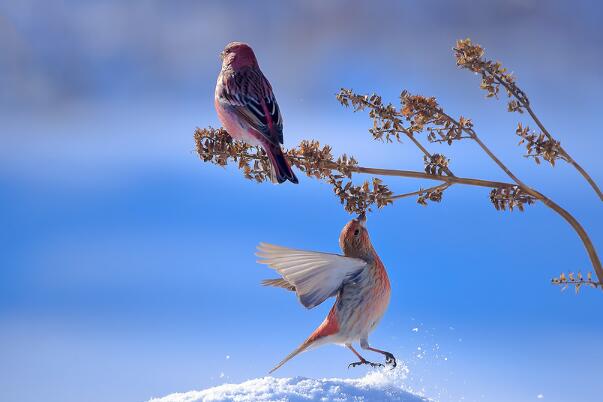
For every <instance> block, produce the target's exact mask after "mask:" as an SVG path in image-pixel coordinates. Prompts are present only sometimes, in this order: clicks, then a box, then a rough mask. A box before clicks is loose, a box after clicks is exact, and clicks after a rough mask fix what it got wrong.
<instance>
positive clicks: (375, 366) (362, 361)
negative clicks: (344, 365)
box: [348, 360, 384, 369]
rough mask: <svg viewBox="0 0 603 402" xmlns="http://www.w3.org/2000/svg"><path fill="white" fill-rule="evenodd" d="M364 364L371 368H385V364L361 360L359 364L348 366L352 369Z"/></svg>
mask: <svg viewBox="0 0 603 402" xmlns="http://www.w3.org/2000/svg"><path fill="white" fill-rule="evenodd" d="M363 364H368V365H369V366H371V367H373V368H377V367H384V366H383V364H381V363H373V362H369V361H368V360H360V361H359V362H354V363H350V364H348V369H349V368H351V367H356V366H361V365H363Z"/></svg>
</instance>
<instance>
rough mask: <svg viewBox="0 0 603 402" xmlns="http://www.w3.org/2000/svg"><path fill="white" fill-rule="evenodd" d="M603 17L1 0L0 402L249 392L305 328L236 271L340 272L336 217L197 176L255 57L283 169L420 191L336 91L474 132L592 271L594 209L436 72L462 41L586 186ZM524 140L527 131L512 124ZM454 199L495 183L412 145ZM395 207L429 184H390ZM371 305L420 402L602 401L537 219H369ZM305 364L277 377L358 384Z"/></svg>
mask: <svg viewBox="0 0 603 402" xmlns="http://www.w3.org/2000/svg"><path fill="white" fill-rule="evenodd" d="M602 10H603V7H602V6H601V5H600V4H599V3H598V2H593V1H580V0H577V1H571V2H563V1H547V0H494V1H484V2H476V1H469V0H462V1H455V2H447V1H431V0H428V1H374V2H361V1H358V2H354V1H343V0H341V1H329V2H324V1H319V0H311V1H308V0H306V1H291V2H276V1H274V2H268V1H266V2H242V1H241V2H236V1H180V2H162V1H130V2H122V1H118V0H109V1H32V0H22V1H18V2H17V1H5V2H2V3H0V52H1V55H2V56H1V57H0V141H1V145H0V400H2V401H39V400H44V401H142V400H146V399H148V398H151V397H153V396H161V395H165V394H168V393H172V392H177V391H188V390H192V389H201V388H205V387H209V386H213V385H218V384H222V383H225V382H240V381H243V380H246V379H250V378H255V377H259V376H264V375H266V374H267V372H268V370H269V369H270V368H271V367H272V366H273V365H274V363H276V362H278V361H279V360H280V359H281V358H282V357H283V356H285V355H286V354H287V353H289V351H290V350H292V349H293V348H294V347H295V346H297V345H298V344H299V343H300V342H301V341H302V340H303V339H305V337H306V336H307V335H308V334H309V333H310V332H311V331H312V330H313V329H314V328H315V327H316V326H317V325H318V324H319V323H320V322H321V321H322V319H323V317H324V315H325V314H326V312H327V311H328V309H329V308H330V302H327V303H325V305H323V306H320V307H318V308H316V309H314V310H311V311H305V310H304V309H303V308H302V307H301V306H300V305H299V304H298V303H297V301H296V300H295V298H294V297H292V296H291V295H290V294H287V293H286V292H284V291H281V290H279V289H268V288H262V287H261V286H260V285H259V282H260V280H261V279H264V278H268V277H271V275H272V274H271V272H269V270H268V269H266V267H264V266H260V265H258V264H256V262H255V260H256V258H255V256H254V255H253V254H254V248H255V246H256V245H257V243H258V242H260V241H266V242H273V243H277V244H282V245H285V246H291V247H298V248H307V249H314V250H323V251H330V252H337V251H338V243H337V240H338V235H339V231H340V230H341V228H342V227H343V225H344V224H345V223H346V222H347V220H349V219H350V216H349V215H348V214H346V213H345V212H344V210H343V208H342V207H341V206H340V205H339V202H338V200H337V199H336V198H335V197H334V196H333V194H332V192H331V189H330V187H329V186H328V185H326V184H324V183H321V182H317V181H315V180H311V179H308V178H305V177H304V178H301V174H299V176H300V178H301V182H300V184H299V185H298V186H294V185H290V184H285V185H281V186H273V185H270V184H266V183H265V184H261V185H259V184H255V183H252V182H250V181H248V180H244V179H243V178H242V176H241V174H240V172H239V171H237V169H236V168H234V167H228V168H226V169H222V168H219V167H216V166H214V165H205V164H203V163H202V162H201V161H200V160H199V159H198V157H197V156H196V154H195V152H194V143H193V138H192V135H193V131H194V129H195V127H197V126H198V127H206V126H208V125H213V126H218V125H219V123H218V120H217V117H216V115H215V112H214V109H213V90H214V85H215V79H216V77H217V74H218V72H219V69H220V59H219V52H220V51H221V50H222V48H223V47H224V45H225V44H226V43H228V42H230V41H233V40H239V41H245V42H248V43H250V44H251V45H252V46H253V47H254V49H255V51H256V54H257V57H258V59H259V62H260V65H261V67H262V69H263V71H264V73H265V74H266V76H267V77H268V78H269V79H270V81H271V83H272V85H273V87H274V90H275V93H276V95H277V98H278V100H279V104H280V106H281V110H282V112H283V116H284V119H285V146H293V145H295V144H296V143H298V142H299V141H300V140H301V139H304V138H306V139H312V138H313V139H317V140H320V141H321V142H323V143H328V144H331V145H332V146H333V148H334V153H335V154H339V153H343V152H346V153H348V154H352V155H354V156H355V157H356V158H357V159H358V160H359V161H360V162H361V164H362V165H364V166H375V167H396V168H400V169H408V170H421V169H422V167H423V162H422V155H420V154H419V153H418V151H417V150H416V149H415V148H414V147H413V146H412V144H409V143H408V142H404V143H402V144H388V145H386V144H382V143H376V142H373V141H372V139H371V137H370V135H369V134H368V132H367V128H369V127H370V126H371V123H370V121H369V119H368V118H367V116H366V115H364V114H362V113H356V114H354V113H352V112H351V110H346V109H344V108H342V107H341V106H339V104H338V103H337V101H336V100H335V94H336V92H337V91H338V90H339V88H340V87H350V88H353V89H354V90H356V91H358V92H373V91H375V92H378V93H380V94H381V95H383V96H384V98H385V99H386V100H389V101H393V102H395V101H397V97H398V95H399V93H400V91H401V90H402V89H408V90H410V91H412V92H416V93H421V94H424V95H432V96H436V97H437V98H438V100H439V101H440V103H441V104H442V105H443V106H444V107H445V108H446V110H447V111H448V112H449V113H450V114H452V115H454V116H458V115H461V114H462V115H463V116H466V117H470V118H473V120H474V123H475V126H476V129H477V131H478V132H479V133H480V134H481V136H482V138H483V140H484V141H485V142H486V143H487V144H488V145H490V146H491V148H492V149H493V150H495V152H496V153H497V154H498V155H499V156H500V157H501V158H502V160H503V161H504V162H505V163H507V164H508V166H509V167H510V168H511V169H512V170H513V171H514V172H516V173H517V174H518V175H519V176H520V177H521V178H522V179H523V180H524V181H525V182H527V183H528V184H530V185H533V186H535V187H536V188H538V189H540V190H541V191H542V192H543V193H545V194H547V195H549V196H550V197H551V198H553V199H554V200H556V201H557V202H558V203H559V204H561V205H562V206H564V207H566V208H567V209H568V210H570V211H571V212H572V213H573V214H574V215H575V216H576V218H578V219H579V220H580V221H581V222H582V224H583V225H584V226H585V228H586V229H587V231H589V234H590V235H591V237H592V239H593V242H594V243H595V245H596V246H598V247H599V251H600V252H603V249H602V247H603V227H602V225H601V222H603V209H602V208H601V202H600V201H599V200H598V199H597V197H596V195H595V194H594V193H593V192H592V190H591V189H590V188H589V187H588V185H587V184H586V183H585V182H584V180H582V178H581V177H580V176H579V175H578V174H577V172H576V171H575V170H573V169H572V168H570V167H569V166H568V165H565V164H563V163H559V165H558V166H556V167H555V168H551V167H550V166H548V165H547V166H544V165H543V166H536V165H535V164H534V163H533V162H532V161H530V160H527V159H525V158H522V156H521V155H522V154H523V149H522V148H521V147H517V142H518V138H517V137H516V136H515V134H514V132H515V127H516V125H517V122H518V121H523V122H528V120H527V118H526V117H525V116H520V115H517V114H510V113H507V112H506V111H505V109H506V105H505V102H504V101H495V100H486V99H484V93H483V92H482V91H481V90H480V89H479V77H477V76H475V75H473V74H471V73H469V72H467V71H465V70H463V71H461V70H459V69H458V68H457V67H456V66H455V61H454V58H453V55H452V50H451V48H452V46H453V45H454V42H455V40H456V39H459V38H465V37H470V38H472V39H473V41H475V42H477V43H479V44H482V45H483V46H484V47H485V48H486V52H487V56H489V57H491V58H493V59H498V60H501V61H503V63H504V65H505V66H507V67H508V68H509V70H511V71H513V72H514V73H515V74H516V75H517V77H518V82H519V84H520V86H521V87H522V88H523V89H524V90H525V91H526V92H527V93H528V95H529V96H530V99H531V101H532V104H533V106H534V109H535V110H536V112H537V113H538V115H539V116H540V118H541V120H542V121H543V122H544V123H545V125H546V126H547V127H548V128H549V130H550V131H551V132H552V133H553V135H554V136H556V137H557V138H558V139H560V140H561V142H562V144H563V145H564V147H565V148H566V149H567V150H568V152H569V153H570V154H571V155H573V156H574V157H575V159H576V160H578V162H579V163H581V164H582V166H583V167H585V168H586V170H588V171H589V172H590V173H591V175H592V176H593V178H594V179H595V180H597V181H598V182H599V183H600V184H601V183H603V169H602V167H603V162H602V159H601V149H603V140H602V138H603V137H602V136H601V134H600V130H601V129H600V124H599V118H600V114H601V112H600V106H601V92H602V90H603V79H602V76H601V65H602V62H603V30H602V28H601V24H600V21H601V18H602V17H603V12H602ZM530 125H533V124H531V122H530ZM431 149H432V150H433V151H434V152H443V153H445V154H446V155H447V156H448V157H450V158H451V164H450V166H451V168H452V169H453V170H454V172H455V173H456V174H457V175H459V176H468V177H478V178H484V179H491V180H507V179H506V178H505V177H504V176H503V175H502V173H501V172H500V171H499V170H498V169H497V168H496V166H494V164H493V163H492V162H491V161H490V160H489V159H487V158H486V157H485V156H484V155H482V154H481V153H480V150H479V149H478V148H477V147H476V146H475V145H474V144H472V143H469V142H463V143H460V144H455V145H454V146H453V147H448V146H447V145H442V146H433V147H432V148H431ZM386 183H387V184H389V185H390V187H391V188H392V189H394V191H396V192H403V191H413V190H416V189H418V188H419V187H420V186H423V187H426V186H427V185H429V183H421V182H420V181H415V180H411V179H402V178H389V179H386ZM368 219H369V220H368V227H369V230H370V233H371V238H372V240H373V244H374V245H375V247H376V248H377V250H378V251H379V253H380V255H381V257H382V259H383V261H384V263H385V265H386V267H387V268H388V270H389V273H390V278H391V281H392V284H393V294H392V302H391V305H390V308H389V310H388V312H387V314H386V316H385V317H384V319H383V321H382V323H381V324H380V326H379V327H378V328H377V330H376V331H375V332H374V333H373V335H372V336H371V342H372V344H374V346H376V347H380V348H382V349H386V350H390V351H392V352H393V353H394V354H396V356H397V357H398V358H399V360H401V361H403V362H404V363H405V364H406V365H407V366H408V368H409V377H408V379H407V386H408V387H409V388H410V389H413V390H415V391H418V392H422V393H424V394H425V395H427V396H429V397H432V398H434V399H436V400H440V401H511V400H512V401H532V400H540V399H543V400H547V401H600V400H601V399H600V398H601V397H600V390H599V389H600V386H599V384H600V379H601V377H602V375H603V365H602V364H601V361H602V359H603V348H602V347H601V340H602V339H603V338H602V331H603V320H602V315H601V311H602V309H603V294H602V293H601V292H600V291H595V290H592V289H584V290H583V291H582V292H581V294H580V295H578V296H576V295H575V294H574V292H573V290H572V289H568V290H567V291H566V292H560V290H559V288H557V287H554V286H552V285H550V279H551V278H552V277H553V276H556V275H558V274H559V273H560V272H561V271H579V270H581V271H583V272H586V271H589V270H590V264H589V260H588V258H587V255H586V253H585V250H584V249H583V246H582V244H581V243H580V241H579V239H578V238H577V236H576V235H575V233H574V232H573V231H572V230H571V228H570V227H569V226H568V225H567V224H566V223H565V222H564V221H562V219H561V218H560V217H559V216H557V215H556V214H554V213H553V212H551V211H550V210H548V209H547V208H545V207H544V206H542V205H539V204H537V205H534V206H532V207H529V208H528V209H527V211H526V212H524V213H519V212H513V213H502V212H497V211H496V210H495V209H494V208H493V207H492V206H491V204H490V203H489V200H488V190H487V189H480V188H471V187H462V186H456V187H453V188H451V189H449V190H448V191H447V192H446V193H445V195H444V200H443V201H442V203H441V204H431V205H429V206H428V207H421V206H419V205H417V204H416V202H415V200H414V199H412V198H409V199H405V200H401V201H398V202H397V203H396V204H395V205H394V206H393V207H387V208H385V209H382V210H379V211H375V212H374V213H372V214H370V216H369V218H368ZM352 360H353V356H352V354H351V353H349V351H347V350H344V349H343V348H339V347H336V346H326V347H323V348H320V349H317V350H314V351H311V352H309V353H306V354H303V355H301V356H300V357H298V358H296V359H295V360H292V361H291V362H290V363H288V364H287V365H286V366H285V367H284V368H283V369H282V370H281V371H279V372H277V374H278V375H282V376H312V377H321V376H326V377H334V376H360V375H363V374H364V373H365V369H362V368H359V369H355V370H347V369H346V367H347V364H348V363H349V362H351V361H352Z"/></svg>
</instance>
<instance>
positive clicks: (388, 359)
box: [385, 352, 398, 370]
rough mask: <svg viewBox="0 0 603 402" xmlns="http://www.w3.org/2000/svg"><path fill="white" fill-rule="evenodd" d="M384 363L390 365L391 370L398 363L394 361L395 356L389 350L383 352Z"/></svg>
mask: <svg viewBox="0 0 603 402" xmlns="http://www.w3.org/2000/svg"><path fill="white" fill-rule="evenodd" d="M385 364H387V365H388V366H392V370H393V369H394V368H396V366H397V365H398V363H396V358H395V357H394V355H392V354H391V353H389V352H385Z"/></svg>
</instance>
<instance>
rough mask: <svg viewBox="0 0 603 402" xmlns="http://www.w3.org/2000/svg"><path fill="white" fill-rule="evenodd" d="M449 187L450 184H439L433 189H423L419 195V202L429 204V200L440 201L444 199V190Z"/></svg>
mask: <svg viewBox="0 0 603 402" xmlns="http://www.w3.org/2000/svg"><path fill="white" fill-rule="evenodd" d="M446 188H448V186H438V187H436V188H433V189H431V190H426V191H423V192H421V193H420V194H419V196H418V197H417V204H419V205H423V206H424V207H425V206H427V201H431V202H440V201H442V196H443V195H444V190H445V189H446Z"/></svg>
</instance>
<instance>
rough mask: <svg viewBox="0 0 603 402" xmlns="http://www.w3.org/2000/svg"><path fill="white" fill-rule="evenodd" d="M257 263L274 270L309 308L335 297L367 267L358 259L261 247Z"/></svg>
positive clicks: (273, 246) (263, 244)
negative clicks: (292, 287) (346, 283)
mask: <svg viewBox="0 0 603 402" xmlns="http://www.w3.org/2000/svg"><path fill="white" fill-rule="evenodd" d="M256 255H257V256H258V257H260V258H262V259H261V260H259V261H258V262H259V263H261V264H267V265H268V266H269V267H270V268H273V269H274V270H276V271H277V272H278V273H279V274H280V275H281V276H282V277H283V278H284V279H285V280H286V281H287V282H289V283H291V284H292V285H293V286H295V292H296V293H297V295H298V297H299V301H300V302H301V303H302V304H303V305H304V306H305V307H307V308H312V307H315V306H317V305H319V304H320V303H322V302H323V301H325V300H326V299H327V298H329V297H331V296H334V295H335V294H337V291H338V290H339V289H340V288H341V285H342V284H343V282H344V281H345V280H347V279H350V278H352V277H353V276H354V275H356V274H358V273H359V272H360V271H362V270H363V269H364V268H365V267H366V262H364V261H363V260H361V259H359V258H351V257H344V256H342V255H338V254H330V253H318V252H315V251H304V250H295V249H291V248H286V247H281V246H275V245H272V244H266V243H260V244H259V245H258V252H257V253H256Z"/></svg>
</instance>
